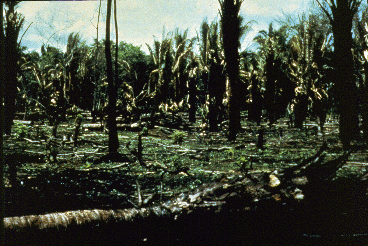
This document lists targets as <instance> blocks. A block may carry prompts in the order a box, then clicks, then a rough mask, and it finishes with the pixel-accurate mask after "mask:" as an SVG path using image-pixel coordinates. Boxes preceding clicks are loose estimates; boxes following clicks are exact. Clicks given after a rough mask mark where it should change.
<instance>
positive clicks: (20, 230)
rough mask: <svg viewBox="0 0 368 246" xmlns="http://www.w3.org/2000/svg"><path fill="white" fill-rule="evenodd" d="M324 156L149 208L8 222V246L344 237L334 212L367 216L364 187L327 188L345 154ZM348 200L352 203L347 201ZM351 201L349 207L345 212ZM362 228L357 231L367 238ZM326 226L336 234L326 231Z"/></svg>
mask: <svg viewBox="0 0 368 246" xmlns="http://www.w3.org/2000/svg"><path fill="white" fill-rule="evenodd" d="M326 148H327V145H326V144H324V145H323V146H322V147H321V149H320V150H319V151H318V152H317V153H316V154H315V155H314V156H312V157H310V158H308V159H305V160H304V161H302V162H301V163H300V164H298V165H297V166H294V167H291V168H287V169H285V170H283V171H280V172H279V173H277V172H273V173H271V174H270V173H252V174H245V175H244V174H243V175H239V176H238V177H235V178H232V179H231V181H222V182H217V183H211V184H205V185H203V186H201V187H199V188H197V189H196V190H194V191H192V192H190V193H185V194H180V195H179V196H177V197H174V198H172V199H171V200H169V201H166V202H163V203H161V204H160V205H154V206H151V207H145V208H131V209H118V210H100V209H93V210H79V211H68V212H64V213H52V214H46V215H30V216H23V217H9V218H5V229H6V230H5V233H6V234H5V235H6V238H7V240H8V242H7V243H8V244H7V245H35V244H37V245H101V244H102V245H117V243H118V245H120V244H121V243H122V242H124V245H131V244H139V243H143V242H145V241H147V242H149V243H155V244H156V245H160V244H163V243H166V244H172V243H174V242H176V244H177V243H178V242H180V244H181V243H185V244H186V245H194V244H198V243H199V242H200V241H201V242H202V243H200V244H211V242H217V243H216V244H219V242H220V241H218V240H221V243H220V244H227V245H228V244H229V243H235V242H238V243H239V242H241V241H243V242H258V243H255V245H257V244H258V245H259V242H261V241H262V240H265V239H267V238H268V240H270V239H272V240H275V239H277V238H279V240H284V236H286V235H289V236H290V235H291V238H294V237H298V236H300V237H302V238H303V236H302V235H305V233H308V232H309V233H312V232H315V233H316V232H317V233H318V229H317V227H316V224H319V227H320V228H322V230H326V231H330V232H331V233H337V235H339V233H342V232H343V233H346V231H347V229H346V225H345V224H344V223H341V221H340V220H339V219H336V221H334V222H335V223H336V224H330V222H329V217H330V216H336V213H339V211H340V210H336V207H338V208H343V207H344V206H352V207H349V209H358V210H359V209H362V210H364V209H363V208H365V207H366V204H367V199H366V197H367V195H366V194H365V193H366V188H367V187H366V186H367V184H366V183H365V184H364V183H362V182H361V183H348V182H342V183H339V182H338V181H332V180H333V178H334V177H335V175H336V171H337V170H338V169H339V168H341V167H342V166H343V165H344V164H345V162H346V160H347V158H348V156H349V153H345V154H343V155H342V156H341V157H339V158H337V159H335V160H331V161H328V162H326V163H322V162H323V159H324V156H325V154H324V153H325V150H326ZM357 187H359V188H357ZM352 191H353V192H354V195H353V196H354V197H353V198H352V197H351V192H352ZM341 193H342V194H341ZM347 194H349V195H348V196H350V197H348V198H346V197H345V196H346V195H347ZM349 199H352V202H350V203H349V205H347V204H346V202H347V201H348V200H349ZM362 202H363V203H362ZM352 204H353V205H352ZM331 208H335V209H331ZM331 210H334V211H331ZM343 211H344V210H343ZM348 211H350V210H348ZM359 211H360V210H359ZM316 212H318V213H319V214H318V215H317V214H316ZM340 212H341V211H340ZM326 213H328V215H326ZM320 216H323V218H324V219H321V217H320ZM344 216H345V215H344ZM359 216H362V214H359V215H358V217H359ZM336 217H337V218H340V217H338V216H336ZM363 218H364V216H363ZM324 220H326V222H322V223H321V221H324ZM363 221H364V222H363V223H364V225H363V228H360V229H361V231H363V232H364V231H365V232H366V229H367V224H366V223H365V220H363ZM301 222H302V223H301ZM353 222H354V223H355V222H356V221H355V220H353ZM350 223H352V222H351V221H350ZM338 224H342V226H341V227H339V226H337V225H338ZM327 225H328V226H327ZM331 226H333V230H330V229H329V228H326V227H331ZM285 228H288V230H285ZM291 228H293V229H291ZM296 228H297V229H296ZM311 228H313V230H312V231H310V230H311ZM337 229H339V231H337ZM260 230H261V231H263V233H265V235H263V237H262V235H261V234H262V233H261V234H260V233H259V231H260ZM290 230H292V231H290ZM319 233H323V232H319ZM355 233H359V232H355ZM254 237H259V238H257V239H255V238H254ZM305 239H306V238H305V237H304V240H305ZM196 240H198V241H196ZM247 240H250V241H247ZM253 240H254V241H253ZM258 240H260V241H258ZM304 242H305V241H304ZM284 243H285V242H284ZM283 245H284V244H283ZM288 245H289V244H288ZM293 245H299V244H295V243H294V244H293Z"/></svg>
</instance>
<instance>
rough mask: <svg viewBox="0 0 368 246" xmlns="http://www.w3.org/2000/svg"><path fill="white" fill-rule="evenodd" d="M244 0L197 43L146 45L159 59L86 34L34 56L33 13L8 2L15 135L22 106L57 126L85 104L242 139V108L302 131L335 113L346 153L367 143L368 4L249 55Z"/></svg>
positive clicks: (277, 35)
mask: <svg viewBox="0 0 368 246" xmlns="http://www.w3.org/2000/svg"><path fill="white" fill-rule="evenodd" d="M242 2H243V1H241V0H236V1H234V0H223V1H219V11H220V20H219V22H216V21H213V22H211V23H209V22H208V20H207V19H205V20H204V21H203V22H202V24H201V25H200V30H198V36H196V37H193V38H189V37H188V31H187V30H184V31H183V30H179V29H175V30H173V31H172V32H165V31H164V32H163V34H162V37H161V39H160V40H159V39H157V38H156V39H155V40H154V43H153V44H152V45H151V44H147V47H148V50H149V54H148V55H147V54H145V53H144V52H143V51H142V50H141V47H136V46H134V45H132V44H128V43H126V42H124V41H120V42H119V43H116V42H115V43H114V42H113V41H112V40H110V38H109V35H106V37H107V39H104V40H97V39H96V40H95V41H94V43H92V44H87V43H86V42H85V41H83V37H81V36H80V35H79V34H78V33H71V34H70V35H69V38H68V41H67V44H66V51H65V52H63V51H61V50H59V49H57V48H55V47H52V46H46V45H43V46H42V47H41V53H40V54H39V53H37V52H26V47H22V46H20V43H19V33H20V30H21V28H22V26H23V21H24V17H23V16H22V15H21V14H19V13H17V11H16V5H17V3H18V2H13V1H12V2H6V4H5V10H6V12H5V18H4V32H3V33H2V35H3V36H2V37H3V40H4V43H5V46H6V49H5V50H6V52H11V54H12V55H6V54H5V57H6V59H7V62H6V63H5V65H6V66H8V67H9V68H10V67H11V68H12V69H7V68H5V71H6V74H5V77H6V83H5V93H4V103H5V104H4V105H5V115H6V117H5V128H4V131H5V133H6V134H10V130H11V124H12V120H13V119H14V115H15V112H17V111H21V112H25V115H26V117H28V115H29V114H30V112H34V111H39V112H42V114H43V115H44V116H45V117H46V118H48V119H49V122H50V124H53V125H57V124H58V122H60V121H63V120H65V119H66V114H67V112H68V111H70V110H73V109H75V108H77V107H78V108H81V109H83V110H89V111H91V113H92V116H93V117H94V119H95V120H96V119H97V118H98V117H101V116H104V115H106V114H108V113H109V112H110V114H109V118H110V119H109V122H110V121H111V120H112V118H116V116H118V115H121V116H122V117H123V118H124V119H125V120H127V121H129V122H135V121H137V120H139V118H140V116H141V114H142V113H149V114H150V115H152V116H154V115H155V113H157V112H159V111H161V112H162V111H164V112H167V111H171V112H172V113H173V114H175V113H176V112H178V111H188V112H189V115H190V121H191V122H195V120H196V117H195V115H196V113H197V114H199V113H201V114H202V116H203V123H205V124H204V126H205V127H206V128H207V129H208V130H210V131H218V130H220V129H221V128H222V127H224V126H227V128H226V129H228V136H229V140H234V139H236V134H237V132H238V131H239V130H240V129H241V124H240V123H241V117H240V116H241V114H240V112H242V111H244V112H246V114H245V115H247V117H248V119H249V120H251V121H254V122H255V123H256V124H257V125H260V123H261V122H262V121H263V122H267V123H268V124H269V125H273V124H275V123H276V122H277V120H278V119H280V118H282V117H285V116H288V117H290V122H291V124H293V126H295V127H298V128H303V123H304V122H305V120H306V118H307V117H311V118H316V119H318V121H319V125H320V129H321V131H322V132H323V125H324V122H325V121H326V116H327V113H328V112H336V113H337V114H338V115H339V116H340V138H341V141H342V143H343V145H344V148H347V149H348V148H349V147H350V143H351V142H352V141H354V140H359V139H360V131H359V129H360V128H359V126H360V122H359V119H360V118H359V115H361V117H362V124H361V125H362V128H361V129H362V131H363V138H364V139H365V140H366V139H367V136H368V133H367V132H368V130H367V129H368V127H367V126H368V124H367V121H368V113H367V109H368V106H367V105H368V103H367V102H366V101H367V96H366V94H367V89H366V87H367V86H366V74H367V68H366V67H367V64H368V63H367V50H368V45H367V39H366V34H367V32H368V31H367V28H366V25H367V22H368V19H367V7H366V6H365V5H361V1H357V0H339V1H332V0H326V1H316V3H317V4H319V5H320V6H319V7H316V6H314V8H311V10H310V11H308V12H305V13H304V14H300V15H299V16H297V17H295V18H293V17H290V16H285V18H283V19H280V20H278V21H275V22H273V23H270V25H269V28H268V30H262V31H260V32H259V34H258V35H257V36H256V37H255V39H254V42H255V43H256V44H257V47H258V48H257V49H256V50H254V49H244V50H242V49H241V45H240V40H241V38H242V37H244V35H246V34H247V31H249V30H250V28H251V22H248V23H246V24H244V23H245V22H244V18H245V17H242V16H241V15H240V14H239V12H240V7H241V4H242ZM108 3H110V1H108ZM110 7H111V6H110ZM245 11H246V10H245ZM108 13H109V12H108ZM110 14H111V13H110ZM115 16H116V15H115ZM346 16H348V17H349V18H348V19H346ZM106 31H108V30H106ZM116 36H118V35H116ZM351 51H353V52H351ZM109 57H110V58H111V60H110V59H109ZM111 64H115V66H113V65H111ZM112 82H113V83H112ZM111 83H112V84H111ZM112 85H113V86H112ZM114 93H115V94H116V95H115V94H114ZM9 95H11V96H9ZM14 95H16V96H14ZM109 95H110V97H109ZM114 100H116V103H115V102H114ZM109 102H112V104H113V105H116V109H114V108H111V106H109V104H108V103H109ZM111 110H112V111H111ZM111 113H112V114H111ZM224 122H225V124H223V123H224ZM109 124H110V123H109ZM111 124H112V125H114V124H115V123H111ZM112 125H109V128H111V127H112Z"/></svg>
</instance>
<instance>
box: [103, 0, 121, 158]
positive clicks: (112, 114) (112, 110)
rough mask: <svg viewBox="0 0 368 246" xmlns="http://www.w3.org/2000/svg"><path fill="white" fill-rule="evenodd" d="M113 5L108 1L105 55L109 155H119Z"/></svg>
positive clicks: (110, 0)
mask: <svg viewBox="0 0 368 246" xmlns="http://www.w3.org/2000/svg"><path fill="white" fill-rule="evenodd" d="M111 5H112V0H107V16H106V40H105V55H106V66H107V69H106V70H107V81H108V86H107V90H108V97H109V106H108V117H109V118H108V122H107V125H108V128H109V153H110V154H114V153H117V151H118V148H119V140H118V131H117V127H116V97H117V92H116V89H115V83H114V75H113V71H112V58H111V44H110V43H111V42H110V21H111Z"/></svg>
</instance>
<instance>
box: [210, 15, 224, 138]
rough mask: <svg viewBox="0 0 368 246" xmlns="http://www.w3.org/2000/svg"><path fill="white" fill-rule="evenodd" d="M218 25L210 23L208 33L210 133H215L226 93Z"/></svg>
mask: <svg viewBox="0 0 368 246" xmlns="http://www.w3.org/2000/svg"><path fill="white" fill-rule="evenodd" d="M219 34H220V33H219V29H218V23H217V22H212V24H211V26H210V30H209V33H208V45H207V47H208V54H207V56H208V57H207V62H208V64H207V67H208V123H209V130H210V131H217V130H218V124H219V123H220V120H221V113H222V111H223V109H222V108H221V105H222V102H223V98H224V95H225V93H226V74H225V67H224V57H223V55H222V49H221V46H220V35H219Z"/></svg>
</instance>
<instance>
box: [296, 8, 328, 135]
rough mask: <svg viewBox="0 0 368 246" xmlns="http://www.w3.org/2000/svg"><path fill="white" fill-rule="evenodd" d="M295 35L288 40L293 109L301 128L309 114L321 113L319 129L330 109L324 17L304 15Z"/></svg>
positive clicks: (319, 115)
mask: <svg viewBox="0 0 368 246" xmlns="http://www.w3.org/2000/svg"><path fill="white" fill-rule="evenodd" d="M293 29H294V31H295V34H294V36H292V38H291V39H290V41H289V45H290V49H291V52H290V53H291V54H290V56H289V70H290V73H289V74H290V77H291V78H292V79H293V81H294V83H295V85H296V88H295V98H294V100H293V102H292V104H293V105H292V108H293V109H294V114H295V126H296V127H298V128H302V126H303V122H304V121H305V119H306V117H307V115H308V113H310V114H311V115H315V116H318V118H319V120H320V128H321V131H322V132H323V124H324V121H325V119H326V112H327V99H328V96H327V92H326V90H325V88H323V87H324V85H325V83H324V82H325V81H326V76H325V71H323V70H324V68H325V67H326V62H327V59H328V54H329V53H328V49H329V45H328V44H329V41H330V40H329V31H328V29H326V28H323V19H320V18H319V17H318V16H317V15H313V14H312V15H309V16H308V17H306V16H305V15H303V16H301V18H300V21H299V24H297V25H295V26H294V27H293Z"/></svg>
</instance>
